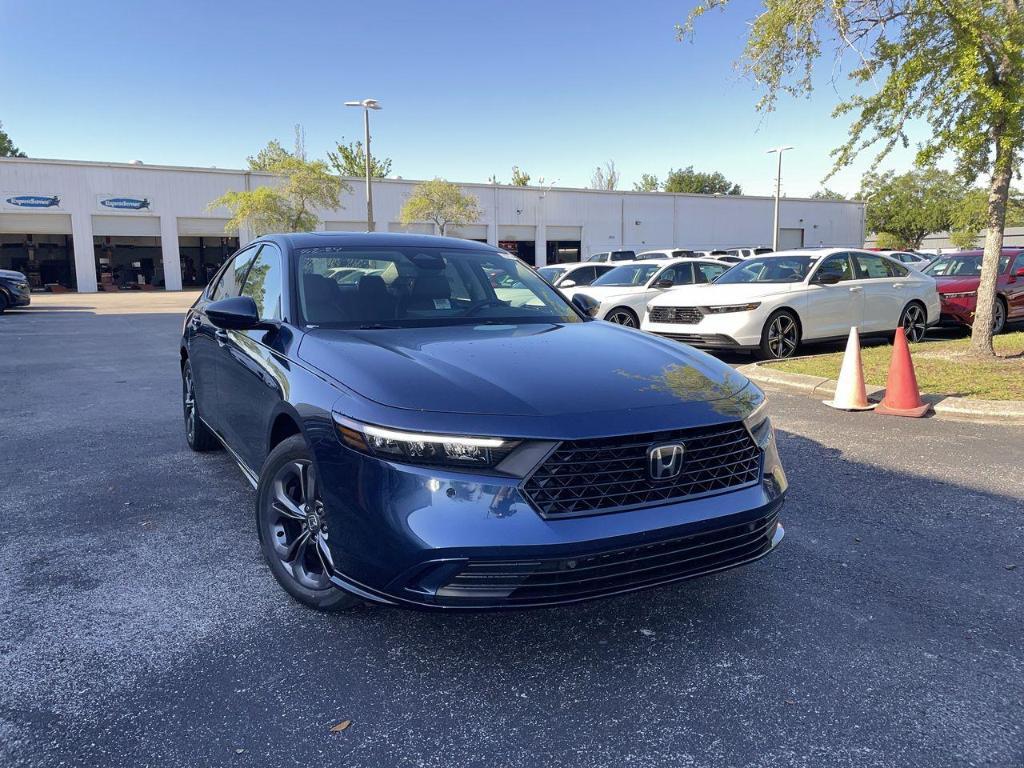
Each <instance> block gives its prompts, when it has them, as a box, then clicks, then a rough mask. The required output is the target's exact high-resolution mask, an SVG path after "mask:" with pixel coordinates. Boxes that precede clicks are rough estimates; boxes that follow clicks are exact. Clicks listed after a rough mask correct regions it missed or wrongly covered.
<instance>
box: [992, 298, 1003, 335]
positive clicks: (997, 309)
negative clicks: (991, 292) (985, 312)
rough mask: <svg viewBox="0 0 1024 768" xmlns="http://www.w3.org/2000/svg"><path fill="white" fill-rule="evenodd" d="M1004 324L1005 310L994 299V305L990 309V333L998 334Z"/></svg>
mask: <svg viewBox="0 0 1024 768" xmlns="http://www.w3.org/2000/svg"><path fill="white" fill-rule="evenodd" d="M1005 323H1006V309H1005V308H1004V307H1003V302H1001V301H999V300H998V299H996V305H995V306H994V307H992V333H1000V332H1002V330H1003V325H1004V324H1005Z"/></svg>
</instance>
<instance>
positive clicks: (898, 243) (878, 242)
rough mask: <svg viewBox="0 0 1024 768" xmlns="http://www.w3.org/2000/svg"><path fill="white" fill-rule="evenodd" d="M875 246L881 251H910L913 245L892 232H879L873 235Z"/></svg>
mask: <svg viewBox="0 0 1024 768" xmlns="http://www.w3.org/2000/svg"><path fill="white" fill-rule="evenodd" d="M875 247H876V248H879V249H881V250H883V251H912V250H914V248H915V246H914V245H913V244H912V243H908V242H907V241H906V240H904V239H903V238H902V237H900V236H899V235H894V234H893V233H892V232H879V233H878V234H877V235H876V236H875Z"/></svg>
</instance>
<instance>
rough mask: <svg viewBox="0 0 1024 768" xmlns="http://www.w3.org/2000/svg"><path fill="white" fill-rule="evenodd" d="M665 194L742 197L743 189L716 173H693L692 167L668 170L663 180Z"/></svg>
mask: <svg viewBox="0 0 1024 768" xmlns="http://www.w3.org/2000/svg"><path fill="white" fill-rule="evenodd" d="M665 191H666V192H689V193H691V194H695V195H742V194H743V188H742V187H740V185H739V184H733V183H732V182H731V181H729V180H728V179H727V178H725V176H723V175H722V174H721V173H719V172H718V171H715V172H713V173H707V172H705V171H695V170H693V166H692V165H691V166H688V167H686V168H680V169H679V170H678V171H677V170H670V171H669V172H668V178H666V179H665Z"/></svg>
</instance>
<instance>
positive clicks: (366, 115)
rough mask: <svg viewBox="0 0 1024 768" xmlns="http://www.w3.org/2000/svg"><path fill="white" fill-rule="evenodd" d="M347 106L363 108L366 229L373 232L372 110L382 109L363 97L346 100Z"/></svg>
mask: <svg viewBox="0 0 1024 768" xmlns="http://www.w3.org/2000/svg"><path fill="white" fill-rule="evenodd" d="M345 106H346V107H362V108H363V127H364V128H365V129H366V145H365V147H364V149H365V153H364V156H365V158H366V231H367V232H373V185H372V181H371V178H372V177H371V174H370V110H371V109H380V108H381V107H380V102H379V101H377V100H376V99H363V100H362V101H346V102H345Z"/></svg>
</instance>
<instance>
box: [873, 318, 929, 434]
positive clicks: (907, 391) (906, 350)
mask: <svg viewBox="0 0 1024 768" xmlns="http://www.w3.org/2000/svg"><path fill="white" fill-rule="evenodd" d="M930 409H931V405H929V404H928V403H926V402H924V400H922V399H921V390H920V389H918V387H917V376H916V375H915V374H914V361H913V360H911V359H910V347H908V346H907V335H906V334H905V333H904V332H903V327H902V326H901V327H899V328H897V329H896V338H895V339H894V340H893V343H892V361H891V362H890V363H889V381H888V382H887V383H886V385H885V397H884V398H883V399H882V402H880V403H879V404H878V407H877V408H876V409H875V413H883V414H885V415H887V416H911V417H913V418H920V417H921V416H924V415H925V414H926V413H928V411H929V410H930Z"/></svg>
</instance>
